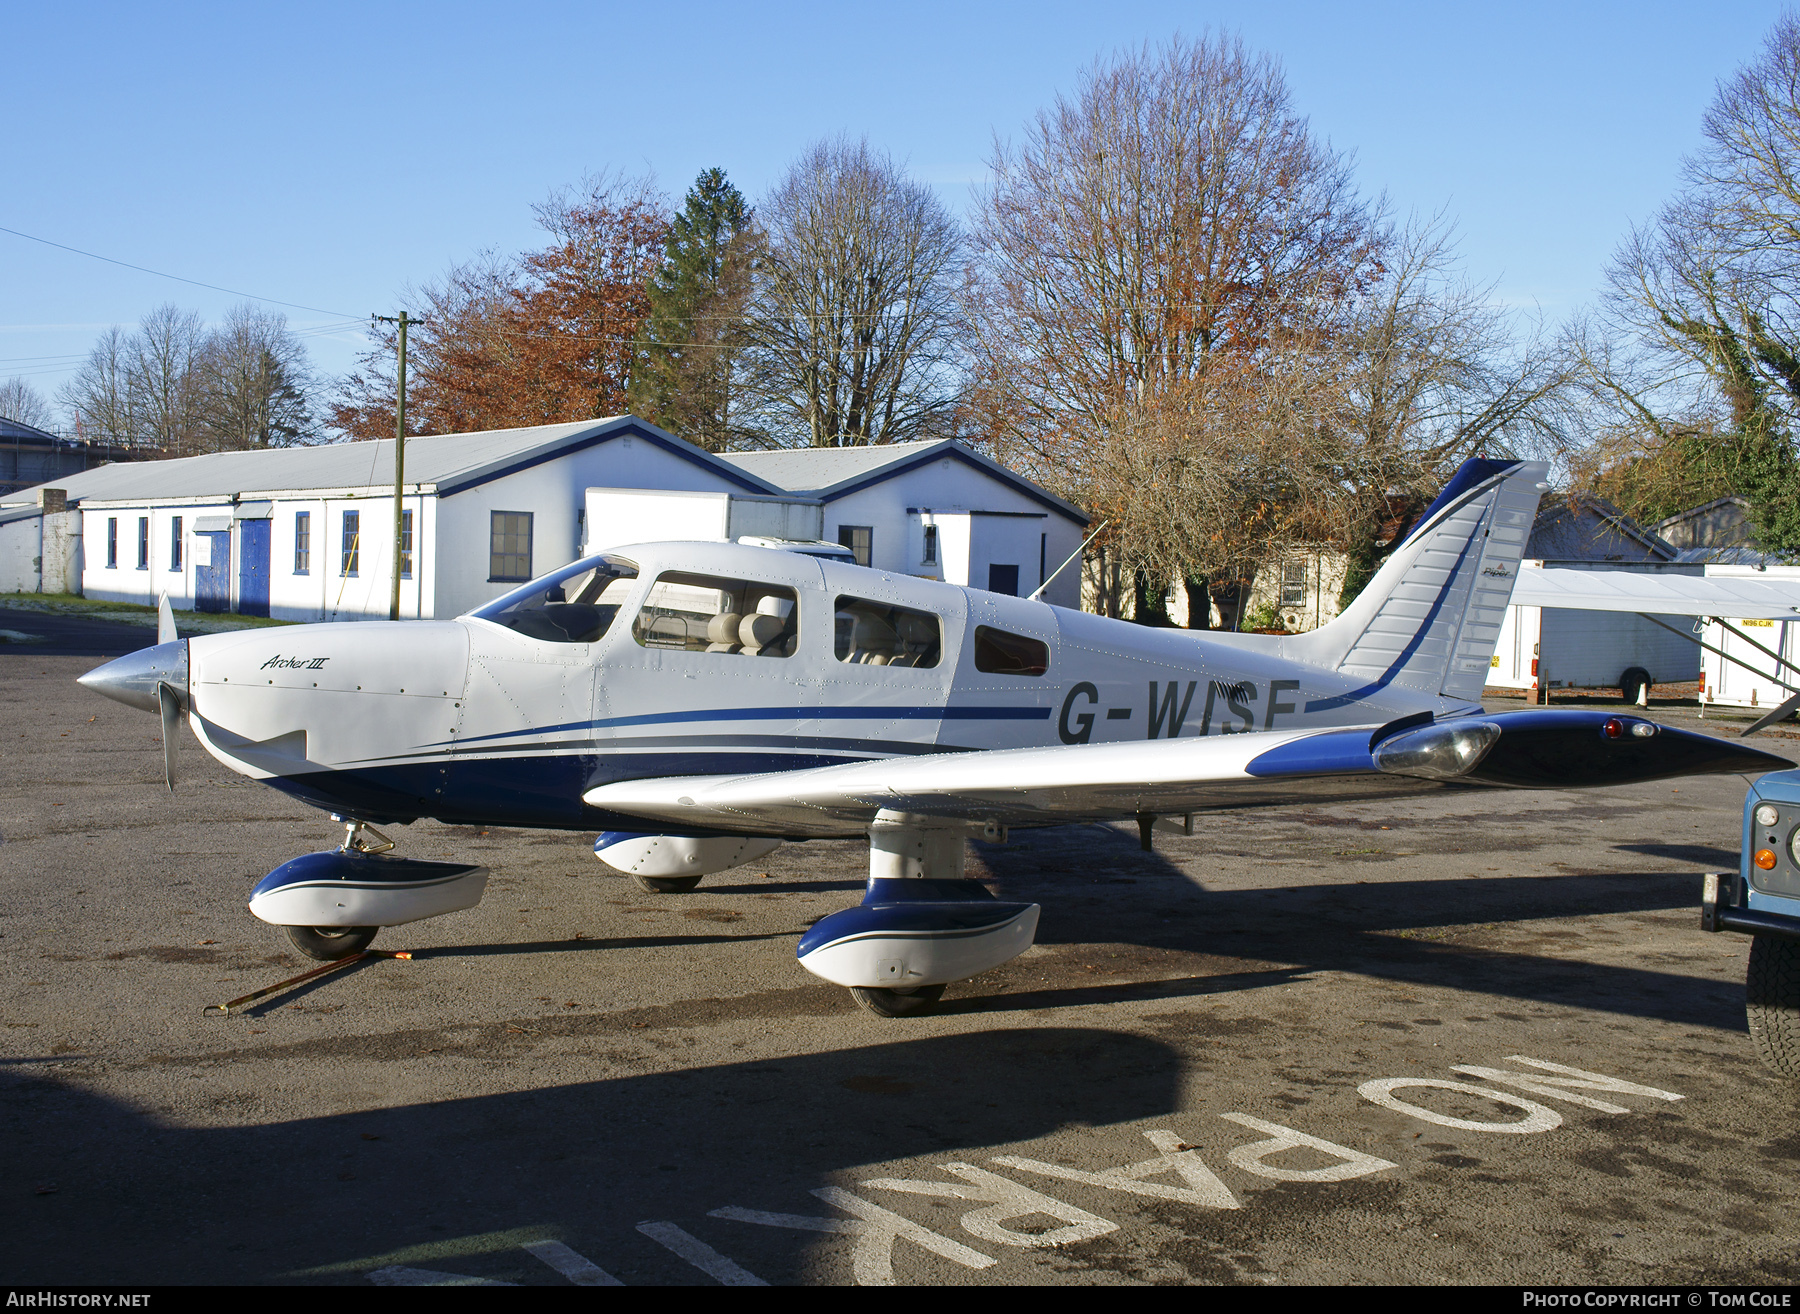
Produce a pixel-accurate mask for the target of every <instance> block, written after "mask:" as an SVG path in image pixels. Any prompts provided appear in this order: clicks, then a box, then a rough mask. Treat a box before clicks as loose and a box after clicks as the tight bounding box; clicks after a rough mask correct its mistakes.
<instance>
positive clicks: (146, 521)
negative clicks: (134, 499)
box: [137, 516, 150, 570]
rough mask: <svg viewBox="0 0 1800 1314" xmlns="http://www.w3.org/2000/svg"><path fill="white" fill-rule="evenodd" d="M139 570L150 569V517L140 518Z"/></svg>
mask: <svg viewBox="0 0 1800 1314" xmlns="http://www.w3.org/2000/svg"><path fill="white" fill-rule="evenodd" d="M137 568H138V569H139V570H149V569H150V517H149V516H139V517H138V567H137Z"/></svg>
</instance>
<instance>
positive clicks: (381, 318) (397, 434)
mask: <svg viewBox="0 0 1800 1314" xmlns="http://www.w3.org/2000/svg"><path fill="white" fill-rule="evenodd" d="M369 318H370V319H371V320H373V321H374V322H375V323H377V324H398V325H399V326H400V376H399V386H398V388H397V389H396V390H395V394H394V396H395V403H396V404H395V406H394V591H393V593H392V594H391V595H390V597H389V600H388V619H389V620H399V619H400V538H401V535H400V527H401V525H402V524H403V523H404V519H403V517H402V513H401V489H402V487H403V486H404V485H405V483H406V329H407V326H408V325H409V324H423V323H425V321H424V320H422V319H413V318H411V317H410V316H408V315H407V313H406V312H405V311H404V310H403V311H401V312H400V314H399V316H398V317H397V318H396V317H395V316H393V315H371V316H369ZM414 529H415V530H416V529H417V526H416V525H415V526H414ZM416 536H417V535H416V533H415V537H416ZM413 550H414V554H415V555H416V554H417V551H418V545H417V544H416V543H415V544H414V545H413Z"/></svg>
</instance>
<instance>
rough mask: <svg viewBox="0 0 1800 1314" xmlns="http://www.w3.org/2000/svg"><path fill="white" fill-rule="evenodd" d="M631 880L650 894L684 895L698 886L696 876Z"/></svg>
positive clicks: (641, 877) (648, 877) (637, 877)
mask: <svg viewBox="0 0 1800 1314" xmlns="http://www.w3.org/2000/svg"><path fill="white" fill-rule="evenodd" d="M631 879H632V880H634V881H636V882H637V883H638V884H639V885H641V886H642V887H643V888H644V889H646V890H648V891H650V893H652V894H686V893H687V892H688V891H689V890H691V889H694V888H695V887H696V886H698V885H699V884H700V878H699V877H698V876H633V877H632V878H631Z"/></svg>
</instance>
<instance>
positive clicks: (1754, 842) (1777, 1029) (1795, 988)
mask: <svg viewBox="0 0 1800 1314" xmlns="http://www.w3.org/2000/svg"><path fill="white" fill-rule="evenodd" d="M1700 928H1701V929H1702V930H1705V931H1738V932H1741V933H1742V934H1744V935H1748V936H1752V937H1753V939H1752V940H1751V942H1750V965H1749V968H1748V970H1747V971H1746V972H1745V976H1744V1011H1745V1014H1746V1018H1747V1020H1748V1022H1749V1024H1750V1039H1751V1040H1752V1041H1753V1042H1754V1043H1755V1045H1756V1053H1757V1057H1759V1058H1760V1059H1762V1061H1763V1062H1764V1063H1766V1064H1767V1065H1768V1066H1769V1067H1770V1068H1771V1069H1772V1070H1773V1071H1775V1072H1778V1073H1780V1074H1781V1075H1782V1076H1784V1077H1788V1078H1791V1079H1796V1080H1800V771H1771V772H1770V773H1769V774H1768V775H1766V776H1763V777H1761V778H1760V779H1758V780H1757V781H1756V782H1755V783H1754V784H1752V785H1751V786H1750V792H1749V794H1748V795H1747V796H1746V797H1745V799H1744V846H1743V857H1742V858H1741V859H1740V860H1739V866H1738V871H1737V873H1736V874H1735V875H1732V874H1717V875H1709V876H1707V877H1706V882H1705V885H1704V887H1703V888H1702V891H1701V897H1700Z"/></svg>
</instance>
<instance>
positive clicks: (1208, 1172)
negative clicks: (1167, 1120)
mask: <svg viewBox="0 0 1800 1314" xmlns="http://www.w3.org/2000/svg"><path fill="white" fill-rule="evenodd" d="M1144 1136H1145V1138H1146V1139H1148V1140H1149V1142H1150V1143H1151V1144H1152V1145H1154V1146H1155V1147H1156V1148H1157V1149H1159V1150H1161V1151H1162V1154H1161V1155H1159V1156H1158V1157H1157V1158H1154V1159H1145V1160H1144V1161H1143V1162H1142V1163H1128V1164H1126V1165H1125V1166H1124V1167H1122V1168H1108V1169H1106V1170H1105V1171H1103V1172H1097V1173H1088V1172H1083V1171H1081V1170H1080V1169H1079V1168H1065V1167H1063V1166H1062V1165H1061V1164H1057V1163H1044V1162H1042V1161H1040V1160H1038V1159H1024V1158H1021V1157H1019V1156H1018V1155H1016V1154H1002V1155H997V1156H995V1157H994V1158H993V1159H992V1160H990V1162H992V1163H999V1164H1005V1165H1006V1166H1007V1167H1008V1168H1022V1169H1024V1170H1025V1171H1026V1172H1028V1173H1038V1174H1039V1175H1041V1176H1044V1177H1060V1178H1062V1179H1063V1180H1064V1181H1069V1182H1085V1183H1086V1184H1087V1185H1089V1186H1099V1187H1104V1188H1105V1189H1106V1190H1108V1191H1129V1192H1131V1193H1132V1194H1133V1195H1148V1196H1154V1197H1155V1198H1157V1199H1159V1200H1180V1201H1182V1202H1183V1203H1185V1204H1192V1205H1200V1206H1202V1207H1204V1208H1207V1209H1236V1208H1238V1207H1239V1205H1238V1202H1237V1197H1236V1196H1234V1195H1233V1194H1232V1193H1231V1191H1230V1189H1229V1188H1227V1187H1226V1185H1225V1183H1224V1182H1221V1181H1220V1180H1219V1179H1218V1177H1217V1176H1216V1175H1215V1174H1214V1173H1213V1171H1212V1169H1210V1168H1208V1167H1207V1166H1206V1165H1205V1164H1204V1163H1202V1162H1201V1161H1200V1155H1199V1153H1198V1152H1197V1151H1194V1150H1185V1149H1183V1148H1182V1140H1181V1137H1179V1136H1177V1135H1176V1134H1175V1133H1174V1132H1171V1131H1160V1130H1159V1131H1147V1132H1145V1133H1144ZM1171 1172H1172V1173H1175V1174H1177V1175H1179V1176H1180V1178H1181V1180H1182V1181H1184V1182H1186V1183H1187V1185H1186V1186H1165V1185H1164V1184H1163V1183H1161V1182H1147V1181H1145V1180H1144V1179H1145V1178H1146V1177H1156V1176H1158V1175H1160V1174H1162V1173H1171Z"/></svg>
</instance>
